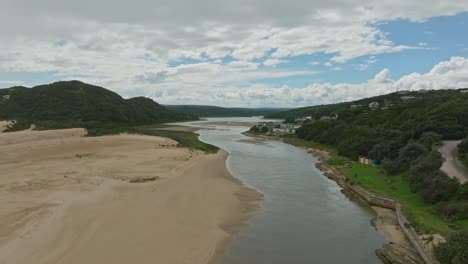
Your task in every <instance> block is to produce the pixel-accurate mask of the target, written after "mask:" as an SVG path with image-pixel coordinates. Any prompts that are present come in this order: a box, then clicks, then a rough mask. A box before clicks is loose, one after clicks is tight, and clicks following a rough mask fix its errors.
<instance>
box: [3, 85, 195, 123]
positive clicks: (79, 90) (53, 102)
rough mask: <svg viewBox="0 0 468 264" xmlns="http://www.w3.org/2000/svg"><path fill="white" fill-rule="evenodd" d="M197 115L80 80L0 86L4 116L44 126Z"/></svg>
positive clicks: (167, 119)
mask: <svg viewBox="0 0 468 264" xmlns="http://www.w3.org/2000/svg"><path fill="white" fill-rule="evenodd" d="M193 119H196V117H195V116H194V115H190V114H186V113H179V112H175V111H171V110H168V109H167V108H165V107H164V106H162V105H159V104H158V103H156V102H154V101H153V100H151V99H148V98H143V97H137V98H131V99H124V98H122V97H121V96H120V95H118V94H117V93H114V92H112V91H110V90H107V89H105V88H102V87H99V86H94V85H90V84H86V83H82V82H79V81H66V82H56V83H52V84H47V85H40V86H36V87H33V88H26V87H20V86H18V87H12V88H8V89H0V120H23V121H24V122H34V123H35V124H36V125H39V126H40V127H43V128H62V127H72V126H84V127H96V126H101V125H106V126H109V125H111V124H112V125H119V126H120V125H122V126H130V125H142V124H152V123H162V122H175V121H184V120H193Z"/></svg>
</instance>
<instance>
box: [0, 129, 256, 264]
mask: <svg viewBox="0 0 468 264" xmlns="http://www.w3.org/2000/svg"><path fill="white" fill-rule="evenodd" d="M84 134H85V130H83V129H66V130H55V131H24V132H15V133H0V153H1V156H0V204H1V206H0V263H1V264H22V263H24V264H30V263H37V264H49V263H64V264H65V263H66V264H73V263H87V264H88V263H91V264H92V263H210V262H213V261H214V260H215V259H216V256H218V255H219V254H220V253H221V252H222V250H223V246H224V244H225V243H226V242H227V241H228V240H229V238H230V236H231V235H232V233H234V232H236V231H237V230H238V229H239V228H240V227H241V226H242V225H243V224H245V220H246V219H247V217H248V212H249V211H251V210H252V209H253V208H255V201H256V200H257V199H258V198H259V197H260V196H259V194H258V193H257V192H255V191H253V190H251V189H248V188H246V187H243V186H242V185H241V184H240V183H239V182H238V181H237V180H235V179H234V178H233V177H232V176H231V175H230V174H229V172H228V171H227V169H226V165H225V159H226V153H224V152H222V151H220V152H218V153H217V154H211V155H208V154H203V153H200V152H197V151H192V150H189V149H185V148H178V147H177V146H176V142H174V141H172V140H169V139H165V138H160V137H152V136H140V135H126V134H125V135H117V136H103V137H83V135H84ZM135 180H137V181H143V182H144V183H131V182H132V181H135ZM145 181H147V182H145Z"/></svg>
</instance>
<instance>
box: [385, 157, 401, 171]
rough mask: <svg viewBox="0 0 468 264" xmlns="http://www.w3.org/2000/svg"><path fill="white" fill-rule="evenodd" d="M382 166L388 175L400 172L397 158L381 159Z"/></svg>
mask: <svg viewBox="0 0 468 264" xmlns="http://www.w3.org/2000/svg"><path fill="white" fill-rule="evenodd" d="M382 168H383V169H384V170H385V171H386V172H387V173H388V174H389V175H395V174H397V173H398V172H400V162H398V160H391V159H384V160H383V161H382Z"/></svg>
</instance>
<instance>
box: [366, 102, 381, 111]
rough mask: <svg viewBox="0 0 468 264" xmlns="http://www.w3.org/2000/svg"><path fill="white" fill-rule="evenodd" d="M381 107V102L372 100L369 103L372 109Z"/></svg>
mask: <svg viewBox="0 0 468 264" xmlns="http://www.w3.org/2000/svg"><path fill="white" fill-rule="evenodd" d="M379 107H380V104H379V102H372V103H370V104H369V108H370V109H372V110H376V109H378V108H379Z"/></svg>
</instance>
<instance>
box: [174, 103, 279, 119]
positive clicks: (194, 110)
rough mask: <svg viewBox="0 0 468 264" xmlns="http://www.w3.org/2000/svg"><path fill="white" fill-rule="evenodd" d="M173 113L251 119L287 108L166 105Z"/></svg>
mask: <svg viewBox="0 0 468 264" xmlns="http://www.w3.org/2000/svg"><path fill="white" fill-rule="evenodd" d="M166 107H167V108H168V109H170V110H173V111H178V112H182V113H187V114H192V115H195V116H200V117H249V116H265V115H271V114H274V113H278V112H282V111H286V110H288V109H285V108H225V107H219V106H209V105H166Z"/></svg>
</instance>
